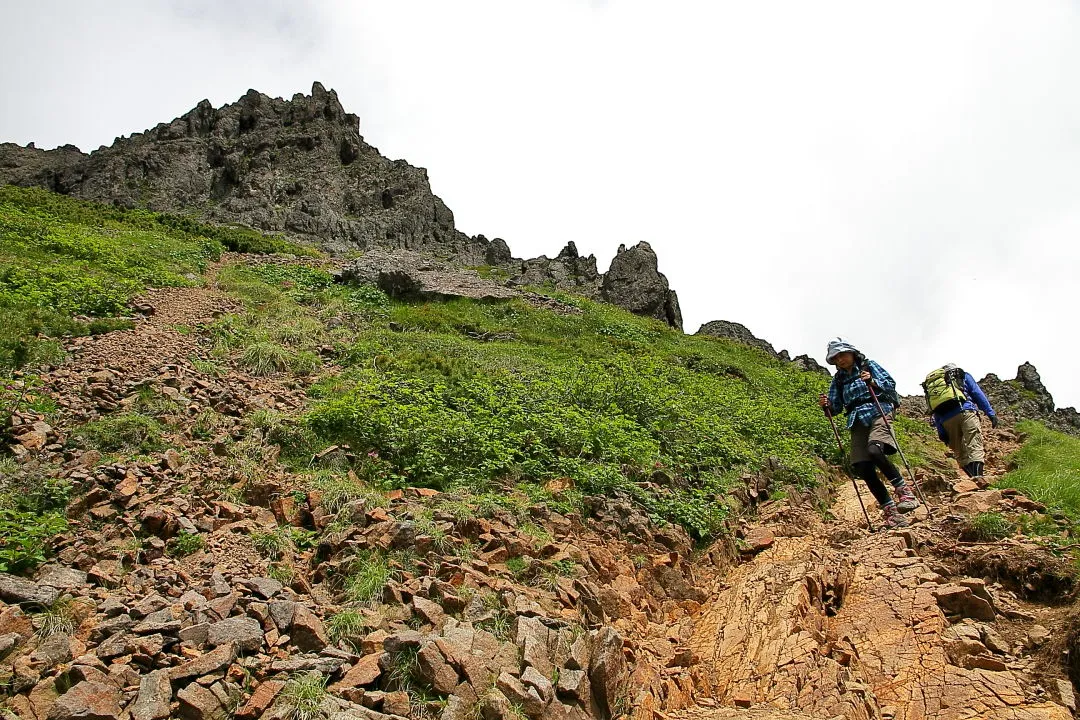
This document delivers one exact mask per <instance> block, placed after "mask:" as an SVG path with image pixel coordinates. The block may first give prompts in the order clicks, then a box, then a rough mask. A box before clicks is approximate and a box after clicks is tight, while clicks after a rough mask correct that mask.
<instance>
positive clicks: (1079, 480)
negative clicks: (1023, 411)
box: [997, 421, 1080, 523]
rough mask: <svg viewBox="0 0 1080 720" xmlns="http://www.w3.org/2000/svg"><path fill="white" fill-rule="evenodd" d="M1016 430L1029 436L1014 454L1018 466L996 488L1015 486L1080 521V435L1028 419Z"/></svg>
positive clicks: (1014, 460) (1074, 520)
mask: <svg viewBox="0 0 1080 720" xmlns="http://www.w3.org/2000/svg"><path fill="white" fill-rule="evenodd" d="M1016 427H1017V429H1018V430H1020V431H1021V432H1023V433H1024V434H1025V435H1027V440H1026V441H1025V442H1024V445H1023V447H1021V448H1020V450H1019V451H1017V453H1016V455H1015V456H1014V457H1013V462H1014V463H1015V465H1016V469H1015V470H1013V471H1012V472H1010V473H1009V474H1008V475H1006V476H1005V477H1003V478H1002V479H1001V480H999V481H998V482H997V487H1003V488H1016V489H1017V490H1019V491H1020V492H1022V493H1024V494H1025V495H1027V496H1028V497H1029V498H1031V499H1032V500H1035V501H1037V502H1041V503H1042V504H1043V505H1046V506H1047V507H1049V508H1051V509H1053V510H1056V511H1058V512H1062V513H1065V514H1066V515H1068V516H1069V518H1070V519H1071V520H1072V522H1073V523H1077V522H1080V438H1077V437H1073V436H1071V435H1065V434H1063V433H1059V432H1057V431H1054V430H1051V429H1049V428H1047V427H1046V426H1045V425H1043V424H1041V423H1037V422H1034V421H1025V422H1021V423H1018V424H1017V426H1016Z"/></svg>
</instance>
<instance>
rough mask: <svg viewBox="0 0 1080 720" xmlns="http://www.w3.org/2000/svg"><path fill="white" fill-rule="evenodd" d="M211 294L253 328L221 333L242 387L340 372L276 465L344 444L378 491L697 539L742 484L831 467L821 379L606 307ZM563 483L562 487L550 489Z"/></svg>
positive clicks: (316, 280)
mask: <svg viewBox="0 0 1080 720" xmlns="http://www.w3.org/2000/svg"><path fill="white" fill-rule="evenodd" d="M221 281H222V282H223V283H224V284H225V286H226V287H227V288H229V289H231V290H232V291H233V292H235V293H237V294H239V295H240V296H241V297H244V298H246V300H247V303H248V307H249V313H248V314H247V315H246V316H244V317H241V318H229V319H226V320H225V321H224V322H222V323H221V324H220V325H219V328H218V333H219V342H220V343H221V344H222V345H224V346H225V347H228V348H232V349H233V350H234V351H235V352H236V353H238V354H239V356H240V357H241V358H242V359H243V360H245V361H250V364H251V367H252V369H256V368H259V367H261V365H262V363H261V358H262V357H263V356H266V355H268V354H270V353H271V351H270V350H269V349H268V348H273V347H280V348H282V351H283V353H284V356H285V357H284V359H283V360H282V362H281V363H280V366H281V367H286V366H288V365H289V362H290V360H289V358H295V357H297V356H299V355H301V354H303V353H310V352H312V351H313V350H314V349H315V348H316V347H318V346H319V345H323V346H326V345H330V346H332V347H333V348H334V350H333V352H334V355H335V357H336V359H337V362H338V363H340V364H341V365H343V366H344V370H343V372H341V373H340V374H337V375H334V376H332V377H330V378H327V379H324V380H323V381H321V382H320V383H319V384H318V385H317V386H316V387H315V388H314V390H313V394H314V395H315V404H314V407H313V409H312V410H311V412H310V413H309V414H308V415H307V416H306V417H305V418H303V421H302V422H300V423H297V424H295V425H293V426H292V428H291V430H289V429H287V428H288V427H289V425H288V423H285V425H284V428H283V427H282V426H280V425H279V427H278V433H279V437H280V438H282V439H283V440H284V441H285V442H284V444H285V445H286V449H287V450H289V449H290V448H291V452H292V453H293V455H294V456H296V457H297V458H298V459H303V460H305V461H306V460H307V459H309V458H310V453H311V452H312V450H313V449H316V448H318V447H320V446H324V445H327V444H330V443H348V444H349V445H350V446H351V447H352V448H353V450H354V451H356V452H357V454H358V455H360V456H361V457H362V458H363V459H362V461H361V464H366V465H368V466H370V467H366V468H363V473H362V474H364V475H366V476H367V477H369V478H371V479H374V480H375V481H376V482H377V483H378V484H381V485H383V486H385V487H394V486H398V487H400V486H405V485H425V486H430V487H435V488H439V489H443V490H454V491H456V492H459V493H461V492H464V493H467V494H470V495H472V496H473V498H474V499H476V500H478V501H481V502H483V501H487V500H490V501H492V502H507V501H509V499H510V498H511V497H512V496H515V495H517V496H518V497H519V498H522V499H524V500H526V501H528V502H532V503H536V502H544V503H549V504H552V505H554V506H556V507H559V508H561V509H566V510H569V509H581V501H582V496H583V495H584V494H597V493H608V494H611V493H624V494H625V495H627V496H629V497H633V498H634V499H635V500H636V501H638V502H640V503H641V504H643V505H644V506H646V507H647V508H648V509H649V510H650V511H651V512H652V513H653V514H654V515H655V516H656V517H657V518H658V519H665V520H670V521H674V522H678V523H681V524H683V525H684V526H686V527H687V528H688V529H690V530H691V531H692V532H694V533H696V534H697V535H699V536H705V535H709V534H711V533H712V532H715V531H717V530H718V529H719V528H720V524H721V522H722V520H723V519H724V517H725V514H726V508H725V494H726V493H727V491H729V490H730V489H731V488H732V487H733V486H734V485H735V484H737V483H739V482H740V476H741V474H742V473H744V472H754V471H756V470H758V469H759V468H761V467H762V466H763V465H764V464H765V463H766V461H767V460H768V458H769V457H776V458H778V459H779V460H780V462H781V464H782V467H783V469H782V470H781V472H780V473H779V475H780V479H781V480H786V481H789V482H793V483H810V482H812V481H813V478H814V474H815V469H816V468H815V462H816V461H815V458H816V457H817V456H819V455H822V454H826V453H829V452H830V449H831V444H830V443H831V434H830V431H829V429H828V425H827V424H826V423H825V421H824V418H823V417H822V416H821V412H820V410H818V409H817V407H816V405H815V402H814V399H815V398H816V396H817V394H818V393H819V392H821V391H822V390H823V389H824V387H825V385H826V380H825V379H824V378H823V377H822V376H820V375H815V374H812V373H804V372H799V371H796V370H794V369H792V368H791V367H790V366H788V365H786V364H785V363H781V362H779V361H777V360H774V359H772V358H770V357H768V356H766V355H765V354H764V353H762V352H760V351H757V350H754V349H752V348H748V347H745V346H743V345H739V344H737V343H732V342H728V341H725V340H719V339H714V338H702V337H687V336H685V335H682V334H681V333H678V332H674V331H672V330H670V329H668V328H667V327H665V326H664V325H663V324H661V323H658V322H655V321H651V320H648V319H644V318H639V317H636V316H634V315H631V314H630V313H627V312H624V311H622V310H619V309H616V308H613V307H610V306H607V305H602V304H598V303H592V302H589V301H585V300H581V299H575V298H563V300H564V301H567V302H571V303H573V304H575V305H577V306H578V307H579V308H580V310H581V313H580V314H570V315H562V314H557V313H555V312H553V311H551V310H547V309H537V308H534V307H532V306H530V305H528V304H527V303H525V302H524V301H519V300H515V301H510V302H504V303H494V304H482V303H476V302H472V301H466V300H458V301H453V302H447V303H429V304H409V303H400V302H391V301H390V300H389V299H387V298H386V297H385V296H383V295H382V294H381V293H379V292H378V291H376V290H374V289H371V288H359V289H355V288H354V289H349V288H342V287H337V286H333V285H331V284H330V282H329V276H328V275H326V274H325V273H321V272H320V271H318V270H313V269H310V268H298V267H294V268H282V267H277V266H262V267H255V268H232V269H229V270H228V271H226V272H224V273H223V274H222V276H221ZM391 327H393V328H394V330H391ZM480 338H483V339H480ZM560 478H569V479H570V480H571V481H572V485H573V487H572V488H570V489H567V488H562V489H560V490H559V491H558V492H554V493H553V492H551V491H549V489H546V488H545V485H546V484H548V483H549V482H550V481H554V480H558V479H560ZM562 485H566V483H562Z"/></svg>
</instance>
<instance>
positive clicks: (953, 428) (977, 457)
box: [942, 411, 986, 467]
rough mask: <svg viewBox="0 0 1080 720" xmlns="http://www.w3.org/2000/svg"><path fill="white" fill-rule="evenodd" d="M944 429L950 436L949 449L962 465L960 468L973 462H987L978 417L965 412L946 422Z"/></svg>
mask: <svg viewBox="0 0 1080 720" xmlns="http://www.w3.org/2000/svg"><path fill="white" fill-rule="evenodd" d="M942 427H944V428H945V432H946V433H948V435H949V447H950V448H952V451H953V452H954V453H955V454H956V461H957V462H958V463H960V467H964V466H965V465H967V464H968V463H971V462H986V453H984V452H983V441H982V427H981V426H980V425H979V416H978V415H976V414H975V413H973V412H970V411H964V412H962V413H960V414H959V415H957V416H956V417H953V418H949V419H948V420H946V421H945V422H944V423H942Z"/></svg>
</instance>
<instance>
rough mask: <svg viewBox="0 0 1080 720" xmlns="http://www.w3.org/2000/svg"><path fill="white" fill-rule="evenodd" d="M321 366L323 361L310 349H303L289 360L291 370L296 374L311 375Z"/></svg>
mask: <svg viewBox="0 0 1080 720" xmlns="http://www.w3.org/2000/svg"><path fill="white" fill-rule="evenodd" d="M320 367H322V361H320V360H319V356H318V355H316V354H315V353H313V352H311V351H310V350H301V351H299V352H297V353H296V354H295V355H293V357H292V358H291V359H290V360H289V370H291V371H292V373H293V374H294V375H301V376H303V375H311V374H313V373H314V372H315V371H316V370H318V369H319V368H320Z"/></svg>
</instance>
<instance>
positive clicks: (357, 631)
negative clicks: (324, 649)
mask: <svg viewBox="0 0 1080 720" xmlns="http://www.w3.org/2000/svg"><path fill="white" fill-rule="evenodd" d="M369 629H370V623H369V622H368V619H367V617H365V616H364V614H363V613H361V612H359V611H358V610H354V609H346V610H342V611H341V612H338V613H335V614H333V615H331V616H330V619H329V620H327V622H326V633H327V634H328V635H329V636H330V639H331V640H332V641H333V642H340V641H345V642H349V643H352V644H354V645H355V644H358V643H359V641H360V639H361V638H360V636H361V635H363V634H364V633H366V632H367V631H368V630H369Z"/></svg>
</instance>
